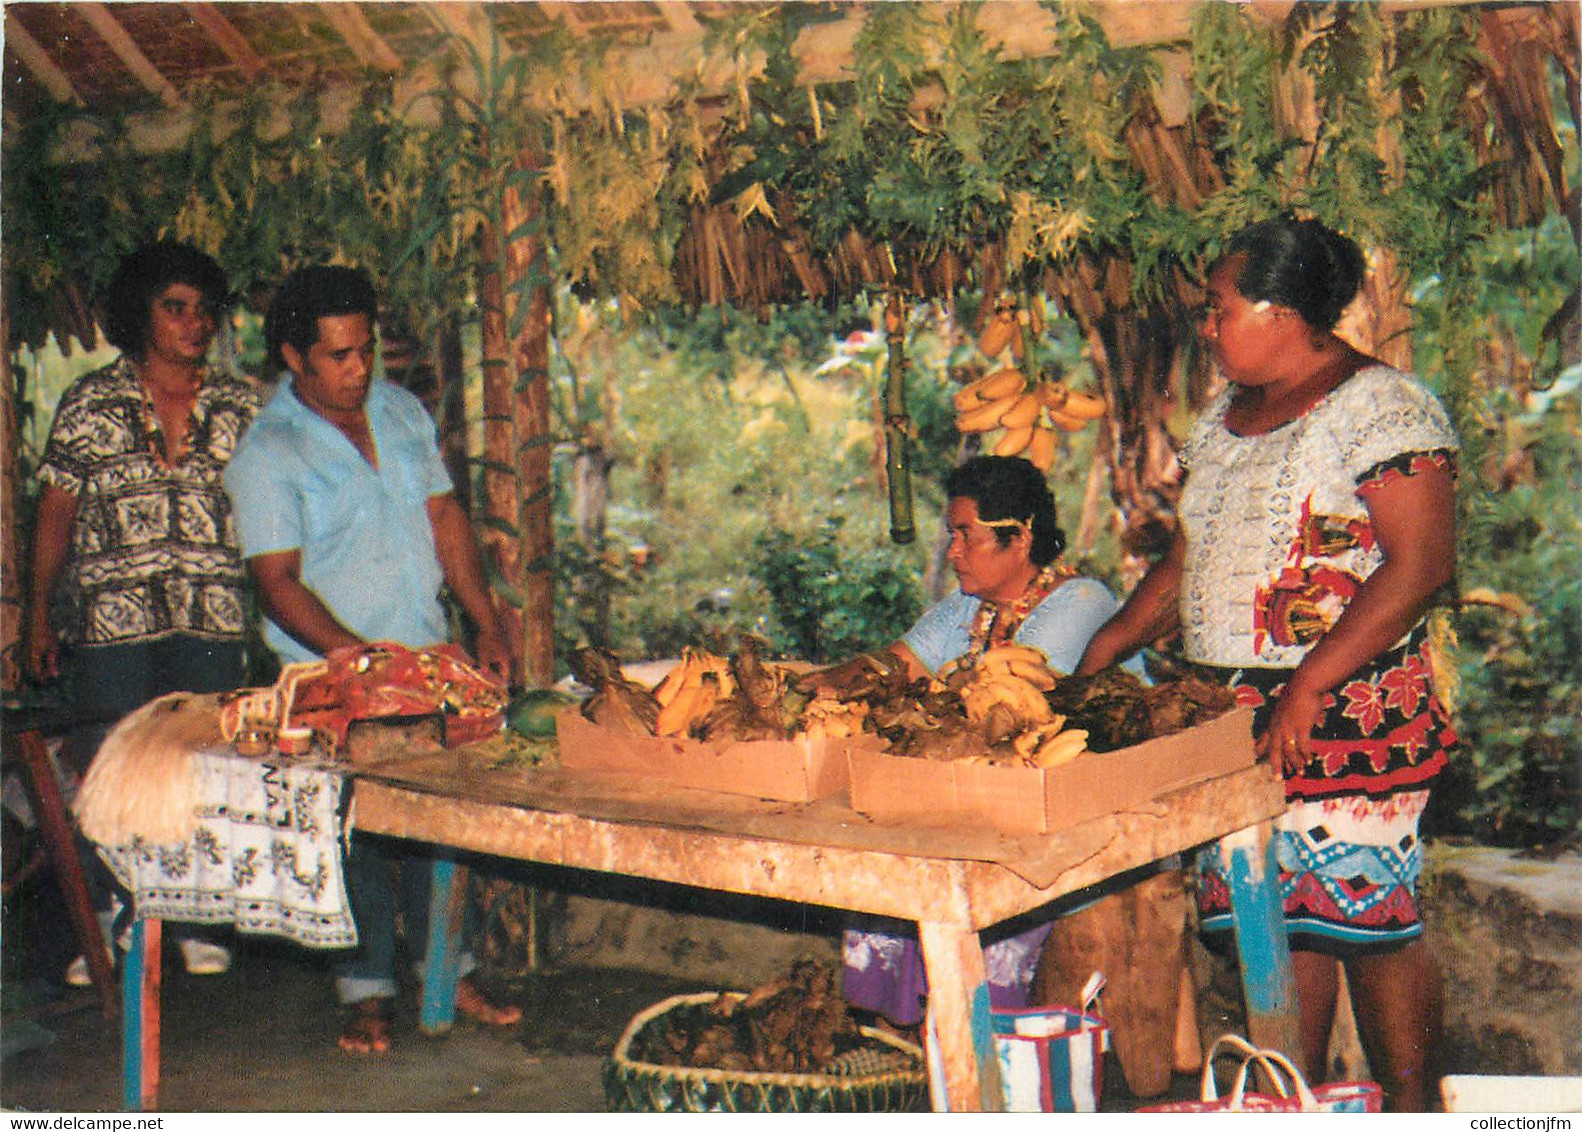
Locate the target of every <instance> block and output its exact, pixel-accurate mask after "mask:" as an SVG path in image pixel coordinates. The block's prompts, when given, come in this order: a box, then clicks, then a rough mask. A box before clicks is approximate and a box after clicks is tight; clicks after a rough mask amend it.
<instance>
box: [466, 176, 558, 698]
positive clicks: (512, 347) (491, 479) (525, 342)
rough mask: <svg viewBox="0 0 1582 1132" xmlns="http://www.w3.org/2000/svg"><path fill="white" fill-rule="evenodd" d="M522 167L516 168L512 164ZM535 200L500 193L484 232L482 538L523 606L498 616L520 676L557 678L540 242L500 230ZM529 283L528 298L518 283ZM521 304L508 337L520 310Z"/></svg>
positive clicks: (523, 217) (537, 681)
mask: <svg viewBox="0 0 1582 1132" xmlns="http://www.w3.org/2000/svg"><path fill="white" fill-rule="evenodd" d="M519 164H522V163H519ZM539 209H540V204H539V202H538V201H537V200H536V199H535V198H531V197H527V198H524V197H523V196H522V194H520V193H519V192H518V191H517V190H516V189H515V188H514V187H507V188H506V189H505V190H503V192H502V206H501V209H500V215H499V216H497V217H495V218H494V220H495V224H497V225H498V227H496V226H495V225H494V224H491V225H488V226H486V227H485V229H484V263H485V268H484V274H483V277H482V279H481V280H480V281H479V285H480V292H481V296H482V300H483V301H482V307H483V377H484V398H483V401H484V409H483V411H484V449H485V458H486V461H487V463H486V465H485V475H484V513H485V516H486V520H487V527H486V529H485V531H484V541H485V546H486V548H487V551H488V554H489V556H490V558H491V560H492V561H493V563H494V566H495V567H496V569H497V570H498V571H499V574H500V578H501V581H502V582H503V583H504V585H505V587H506V588H507V589H508V591H509V592H510V593H511V594H512V595H513V596H514V597H515V598H517V599H518V600H519V601H520V605H517V604H516V602H514V601H513V602H511V603H510V605H509V607H508V608H507V609H506V610H504V612H505V614H506V622H507V631H508V632H509V633H510V635H511V644H512V648H513V650H515V652H516V655H517V657H518V660H519V663H520V668H521V672H522V676H523V679H524V680H525V681H526V682H527V683H528V684H530V685H539V686H544V685H548V684H549V683H551V682H552V681H553V679H554V671H555V625H554V621H555V604H554V596H555V595H554V574H553V572H552V568H551V567H552V556H553V552H554V529H553V525H552V523H553V513H552V507H553V502H554V491H553V485H552V481H551V477H550V458H551V455H552V448H553V440H552V436H551V433H550V428H549V290H548V286H547V282H546V278H545V269H544V266H543V256H544V245H543V240H542V238H541V237H540V236H539V235H537V234H536V233H534V234H528V235H521V236H518V238H516V239H514V240H512V241H511V242H510V244H509V245H508V246H506V247H504V248H502V247H501V246H500V240H501V238H502V235H501V234H502V233H510V232H522V231H523V224H524V222H525V221H527V220H529V219H531V218H533V217H535V216H537V215H538V212H539ZM528 280H531V283H530V285H528V287H527V290H526V294H525V295H524V294H522V289H523V285H524V281H528ZM520 302H526V303H527V304H528V308H527V312H526V316H525V318H524V319H523V321H522V323H521V327H520V330H519V332H518V334H517V335H516V338H515V340H514V341H512V340H511V336H510V328H511V323H512V320H513V318H514V317H515V311H516V309H517V304H518V303H520Z"/></svg>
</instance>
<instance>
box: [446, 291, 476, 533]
mask: <svg viewBox="0 0 1582 1132" xmlns="http://www.w3.org/2000/svg"><path fill="white" fill-rule="evenodd" d="M438 355H439V356H438V359H437V362H438V375H439V448H440V452H441V454H442V455H443V456H444V459H445V467H446V469H448V470H449V472H450V478H451V482H452V483H454V484H455V485H456V488H455V490H456V498H457V500H459V501H460V503H461V505H462V507H463V509H465V510H466V511H467V513H468V514H471V513H472V461H471V460H470V459H469V458H468V457H469V456H470V455H471V453H470V452H469V451H468V440H467V388H466V381H467V374H466V363H465V359H464V358H463V357H462V349H461V327H460V325H459V324H458V321H457V320H456V319H454V318H448V319H446V320H445V325H444V326H443V328H442V329H441V330H440V336H439V348H438Z"/></svg>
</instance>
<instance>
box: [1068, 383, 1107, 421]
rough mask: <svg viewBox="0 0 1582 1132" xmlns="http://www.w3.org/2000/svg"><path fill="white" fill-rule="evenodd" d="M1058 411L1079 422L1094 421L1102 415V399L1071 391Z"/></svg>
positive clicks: (1089, 394)
mask: <svg viewBox="0 0 1582 1132" xmlns="http://www.w3.org/2000/svg"><path fill="white" fill-rule="evenodd" d="M1060 411H1061V412H1063V413H1065V414H1067V415H1068V416H1073V417H1077V418H1079V419H1081V420H1085V421H1091V420H1095V419H1097V418H1098V417H1102V416H1103V415H1104V398H1102V397H1095V396H1094V395H1093V394H1091V393H1078V392H1077V391H1076V390H1072V391H1071V392H1070V393H1068V394H1067V395H1066V403H1065V404H1064V405H1062V406H1060Z"/></svg>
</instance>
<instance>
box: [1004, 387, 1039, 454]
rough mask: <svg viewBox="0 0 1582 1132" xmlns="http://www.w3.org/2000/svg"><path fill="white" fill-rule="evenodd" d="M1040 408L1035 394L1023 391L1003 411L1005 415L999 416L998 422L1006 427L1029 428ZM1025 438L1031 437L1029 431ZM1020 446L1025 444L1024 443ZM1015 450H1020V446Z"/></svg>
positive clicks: (1036, 417)
mask: <svg viewBox="0 0 1582 1132" xmlns="http://www.w3.org/2000/svg"><path fill="white" fill-rule="evenodd" d="M1041 408H1042V406H1041V405H1040V404H1039V403H1038V397H1037V395H1036V394H1032V393H1023V394H1022V395H1021V396H1020V397H1018V398H1017V399H1016V403H1015V404H1013V405H1012V406H1011V407H1010V408H1009V409H1007V410H1006V411H1005V415H1004V416H1002V417H1001V418H1000V424H1001V426H1003V427H1004V428H1007V429H1017V430H1021V429H1024V428H1025V429H1031V428H1032V427H1033V422H1034V421H1036V420H1037V419H1038V411H1039V409H1041ZM1027 438H1028V439H1029V440H1031V439H1032V433H1031V432H1029V433H1028V434H1027ZM1022 447H1023V448H1025V447H1027V446H1026V445H1025V444H1024V445H1023V446H1022ZM1017 451H1018V452H1020V451H1021V448H1018V449H1017Z"/></svg>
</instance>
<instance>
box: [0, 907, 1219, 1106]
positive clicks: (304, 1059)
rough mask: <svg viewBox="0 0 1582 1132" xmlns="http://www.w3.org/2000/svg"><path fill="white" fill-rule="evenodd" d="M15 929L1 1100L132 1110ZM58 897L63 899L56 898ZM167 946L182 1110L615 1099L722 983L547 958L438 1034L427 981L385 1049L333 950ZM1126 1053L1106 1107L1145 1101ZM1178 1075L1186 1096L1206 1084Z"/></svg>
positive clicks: (103, 1037)
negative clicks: (197, 964) (648, 1048)
mask: <svg viewBox="0 0 1582 1132" xmlns="http://www.w3.org/2000/svg"><path fill="white" fill-rule="evenodd" d="M8 903H10V904H11V905H12V907H11V909H10V914H8V916H7V922H6V925H5V930H4V949H3V956H4V959H5V978H4V983H3V991H4V1017H3V1019H0V1021H3V1026H4V1057H3V1061H0V1108H4V1109H5V1110H7V1111H11V1112H18V1111H31V1112H51V1111H53V1112H62V1111H64V1112H104V1111H116V1110H119V1109H121V1107H122V1104H121V1079H120V1062H121V1059H120V1024H119V1020H107V1019H105V1018H104V1017H103V1015H102V1014H101V1013H100V1012H99V1010H98V1006H97V999H96V997H95V996H94V994H93V993H92V992H91V991H89V990H80V989H72V988H66V987H64V986H61V985H60V984H59V983H58V981H55V980H53V979H52V978H50V977H49V975H48V973H49V972H52V971H55V970H57V969H58V968H59V967H60V966H61V965H63V962H64V960H62V959H59V958H58V956H59V953H60V951H61V941H60V940H59V939H58V938H55V939H51V936H53V935H58V933H57V932H54V931H52V930H51V928H50V924H51V922H48V921H46V922H44V923H41V922H40V921H39V919H38V917H37V916H36V915H33V914H32V913H33V912H35V911H41V910H42V908H35V907H33V906H31V905H30V906H28V907H27V908H26V909H25V910H24V913H23V914H20V915H19V914H17V909H16V907H15V903H14V902H8ZM43 903H44V904H46V905H47V903H48V901H47V900H45V901H44V902H43ZM173 952H174V949H173V947H171V946H169V945H167V948H166V956H165V965H164V973H165V975H164V977H165V990H164V999H163V1001H164V1028H163V1035H162V1064H161V1078H160V1104H159V1107H160V1109H161V1110H163V1111H167V1112H546V1113H577V1112H602V1111H606V1110H607V1107H608V1106H607V1104H606V1101H605V1094H604V1089H603V1086H602V1083H601V1077H600V1068H601V1065H602V1063H603V1061H604V1059H605V1057H606V1056H607V1055H608V1054H609V1053H610V1051H611V1050H612V1049H613V1048H614V1045H615V1042H616V1040H617V1039H618V1037H619V1036H620V1033H621V1031H622V1030H623V1029H624V1027H625V1026H626V1023H627V1022H628V1021H629V1020H630V1018H631V1017H632V1016H633V1015H634V1014H636V1013H637V1012H638V1011H639V1010H641V1009H643V1008H645V1007H647V1006H649V1005H651V1004H652V1003H654V1002H657V1001H659V1000H660V999H663V998H665V997H667V996H669V995H672V994H681V993H687V992H693V991H699V990H710V989H718V988H717V987H703V986H698V985H691V984H688V983H687V982H685V981H683V980H679V979H674V978H670V977H667V976H663V975H658V974H653V973H649V972H642V971H627V970H616V969H606V968H589V967H581V968H566V969H561V970H545V971H540V972H537V973H532V974H528V975H524V976H516V977H513V978H511V979H509V980H504V981H501V980H498V979H497V980H496V982H495V984H494V988H493V989H495V990H496V991H498V992H499V993H501V994H502V995H503V996H504V997H508V998H510V999H512V1000H514V1001H517V1002H519V1003H521V1004H522V1006H523V1008H524V1017H523V1019H522V1021H521V1023H520V1024H519V1025H517V1026H516V1027H514V1028H511V1029H509V1030H490V1029H485V1028H481V1027H477V1026H474V1025H469V1024H466V1023H459V1024H458V1025H457V1027H456V1028H455V1029H454V1030H453V1031H452V1032H451V1033H450V1034H449V1035H447V1036H445V1037H442V1038H428V1037H425V1036H423V1035H422V1034H420V1033H419V1032H418V1030H417V1027H416V1017H415V1015H416V1010H415V1005H414V995H413V991H412V988H407V990H406V993H405V994H404V995H403V997H402V999H401V1008H400V1011H399V1013H398V1017H397V1028H396V1034H395V1044H394V1048H393V1049H392V1051H391V1052H390V1053H389V1054H388V1055H385V1056H382V1057H352V1056H349V1055H346V1054H343V1053H341V1052H339V1050H337V1048H336V1046H335V1036H336V1034H337V1032H338V1029H339V1021H340V1020H339V1016H338V1013H337V1011H336V1009H335V1007H334V1004H333V1001H332V992H331V981H332V980H331V974H330V964H329V956H328V955H327V954H326V953H322V952H312V951H308V950H306V949H303V948H300V947H297V946H295V945H292V944H288V943H283V942H279V941H275V940H270V939H266V938H260V937H241V938H239V939H238V940H237V941H236V959H235V962H234V963H233V965H232V967H231V970H230V971H229V972H228V973H227V974H224V975H219V976H209V977H204V978H197V977H194V976H190V975H188V974H187V973H186V972H185V970H183V969H182V966H181V963H180V960H179V957H177V956H176V955H175V954H174V953H173ZM1109 1061H1110V1062H1111V1066H1110V1072H1109V1074H1108V1077H1107V1079H1106V1084H1105V1106H1104V1107H1105V1110H1106V1111H1123V1112H1124V1111H1129V1110H1130V1109H1132V1108H1134V1107H1135V1106H1136V1104H1137V1102H1136V1101H1134V1100H1133V1099H1132V1098H1131V1097H1130V1096H1129V1094H1128V1093H1127V1091H1126V1086H1125V1082H1124V1079H1123V1078H1121V1076H1120V1074H1119V1072H1118V1071H1117V1070H1116V1068H1115V1067H1114V1065H1113V1061H1114V1059H1113V1058H1110V1059H1109ZM1196 1086H1197V1082H1196V1080H1195V1078H1191V1077H1185V1076H1178V1077H1177V1079H1176V1081H1175V1083H1174V1087H1173V1088H1172V1090H1171V1095H1172V1096H1179V1097H1186V1096H1190V1095H1193V1093H1194V1091H1195V1089H1196Z"/></svg>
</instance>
